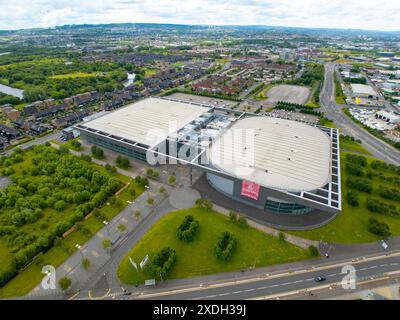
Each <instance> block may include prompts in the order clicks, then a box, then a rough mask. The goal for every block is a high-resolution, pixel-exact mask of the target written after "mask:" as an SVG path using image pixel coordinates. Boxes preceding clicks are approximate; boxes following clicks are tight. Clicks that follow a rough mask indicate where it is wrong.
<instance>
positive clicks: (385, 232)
mask: <svg viewBox="0 0 400 320" xmlns="http://www.w3.org/2000/svg"><path fill="white" fill-rule="evenodd" d="M368 230H369V232H371V233H373V234H376V235H377V236H381V237H384V238H387V237H390V235H391V232H390V228H389V226H388V225H387V224H386V223H384V222H380V221H378V220H377V219H375V218H370V219H369V220H368Z"/></svg>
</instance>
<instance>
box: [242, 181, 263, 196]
mask: <svg viewBox="0 0 400 320" xmlns="http://www.w3.org/2000/svg"><path fill="white" fill-rule="evenodd" d="M259 193H260V185H259V184H257V183H254V182H250V181H246V180H243V182H242V192H241V193H240V194H241V195H242V196H246V197H248V198H251V199H254V200H258V196H259Z"/></svg>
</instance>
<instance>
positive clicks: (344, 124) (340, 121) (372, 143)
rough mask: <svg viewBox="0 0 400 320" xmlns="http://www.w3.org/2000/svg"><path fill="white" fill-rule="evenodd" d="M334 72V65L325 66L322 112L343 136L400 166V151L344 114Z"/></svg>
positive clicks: (321, 102)
mask: <svg viewBox="0 0 400 320" xmlns="http://www.w3.org/2000/svg"><path fill="white" fill-rule="evenodd" d="M334 72H335V64H334V63H327V64H325V81H324V85H323V87H322V90H321V99H320V104H321V110H323V111H324V113H325V115H326V116H327V118H329V119H330V120H332V121H333V122H335V124H336V125H337V127H338V128H339V129H341V131H342V132H343V134H345V135H350V136H353V137H354V138H356V139H360V140H361V141H362V145H363V146H364V147H365V148H366V149H368V151H370V152H371V154H372V155H373V156H374V157H376V158H380V159H382V160H384V161H385V162H388V163H392V164H396V165H400V151H398V150H397V149H395V148H394V147H392V146H391V145H389V144H387V143H386V142H384V141H382V140H381V139H378V138H376V137H375V136H373V135H372V134H370V133H369V132H368V131H366V130H364V129H363V128H361V127H360V126H358V125H357V124H356V123H354V122H353V121H352V120H351V119H350V118H349V117H347V116H346V114H344V112H343V110H342V109H343V107H344V106H342V105H339V104H337V103H336V101H335V83H334V80H333V74H334Z"/></svg>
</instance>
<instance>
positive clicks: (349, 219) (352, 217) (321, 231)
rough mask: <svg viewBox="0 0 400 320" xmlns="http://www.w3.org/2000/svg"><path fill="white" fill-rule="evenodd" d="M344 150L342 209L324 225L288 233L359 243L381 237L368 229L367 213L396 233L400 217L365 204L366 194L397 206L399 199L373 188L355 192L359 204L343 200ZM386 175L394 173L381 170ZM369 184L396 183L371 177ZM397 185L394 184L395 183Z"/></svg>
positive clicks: (376, 187) (314, 238)
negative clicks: (371, 191) (382, 195)
mask: <svg viewBox="0 0 400 320" xmlns="http://www.w3.org/2000/svg"><path fill="white" fill-rule="evenodd" d="M346 154H347V152H342V154H341V175H342V197H343V201H342V212H341V213H340V214H339V215H338V216H337V218H336V219H335V220H334V221H332V222H331V223H329V224H328V225H326V226H323V227H321V228H317V229H313V230H308V231H289V233H291V234H294V235H297V236H299V237H303V238H307V239H312V240H321V239H322V240H323V241H328V242H336V243H363V242H372V241H377V240H379V239H381V237H379V236H376V235H374V234H372V233H370V232H369V231H368V229H367V224H368V220H369V218H371V217H375V218H377V219H378V220H379V221H383V222H385V223H387V224H388V225H389V227H390V230H391V232H392V234H393V235H400V218H398V217H397V218H396V217H390V216H384V215H380V214H377V213H372V212H370V211H368V210H367V208H366V201H367V198H373V199H378V200H380V201H384V202H386V203H391V204H394V205H396V206H397V207H398V208H399V203H398V202H396V201H389V200H386V199H382V198H380V197H379V196H378V195H377V194H376V193H375V192H373V193H372V194H368V193H365V192H359V197H360V205H359V206H358V207H353V206H350V205H349V204H348V203H347V201H346V192H347V187H346V181H347V173H346V171H345V170H344V167H345V164H346V159H345V156H346ZM373 160H377V159H375V158H372V157H367V161H368V168H370V167H369V166H370V164H371V162H372V161H373ZM381 172H382V174H384V175H385V176H386V177H389V176H395V174H393V173H391V172H387V171H383V170H382V171H381ZM372 186H373V188H374V190H375V191H376V190H378V188H379V187H380V186H386V187H390V188H396V185H394V184H392V183H389V182H387V181H385V180H377V179H372ZM397 187H398V186H397Z"/></svg>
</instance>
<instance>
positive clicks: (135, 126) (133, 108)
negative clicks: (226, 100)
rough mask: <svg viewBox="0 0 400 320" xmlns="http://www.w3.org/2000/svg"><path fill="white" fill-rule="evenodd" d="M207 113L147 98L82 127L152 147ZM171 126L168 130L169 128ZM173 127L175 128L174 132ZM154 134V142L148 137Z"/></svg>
mask: <svg viewBox="0 0 400 320" xmlns="http://www.w3.org/2000/svg"><path fill="white" fill-rule="evenodd" d="M208 110H209V109H208V108H206V107H201V106H198V105H193V104H189V103H183V102H177V101H171V100H165V99H158V98H148V99H144V100H141V101H139V102H136V103H132V104H129V105H127V106H125V107H123V108H120V109H118V110H116V111H113V112H111V113H109V114H107V115H104V116H102V117H100V118H97V119H95V120H92V121H89V122H86V123H84V124H83V125H84V126H85V127H87V128H91V129H94V130H98V131H102V132H105V133H107V134H110V135H113V136H118V137H120V138H125V139H129V140H133V141H135V142H138V143H141V144H144V145H147V146H150V147H151V146H154V145H156V144H158V143H159V142H161V141H163V140H165V139H166V138H167V136H168V135H169V134H171V133H174V132H175V131H177V130H178V129H180V128H182V127H183V126H185V125H186V124H188V123H189V122H191V121H192V120H194V119H196V118H197V117H198V116H200V115H201V114H203V113H205V112H207V111H208ZM170 124H172V127H170ZM174 124H176V127H175V128H174ZM152 130H157V132H159V134H157V138H156V139H154V138H152V137H151V136H148V133H149V132H152Z"/></svg>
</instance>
